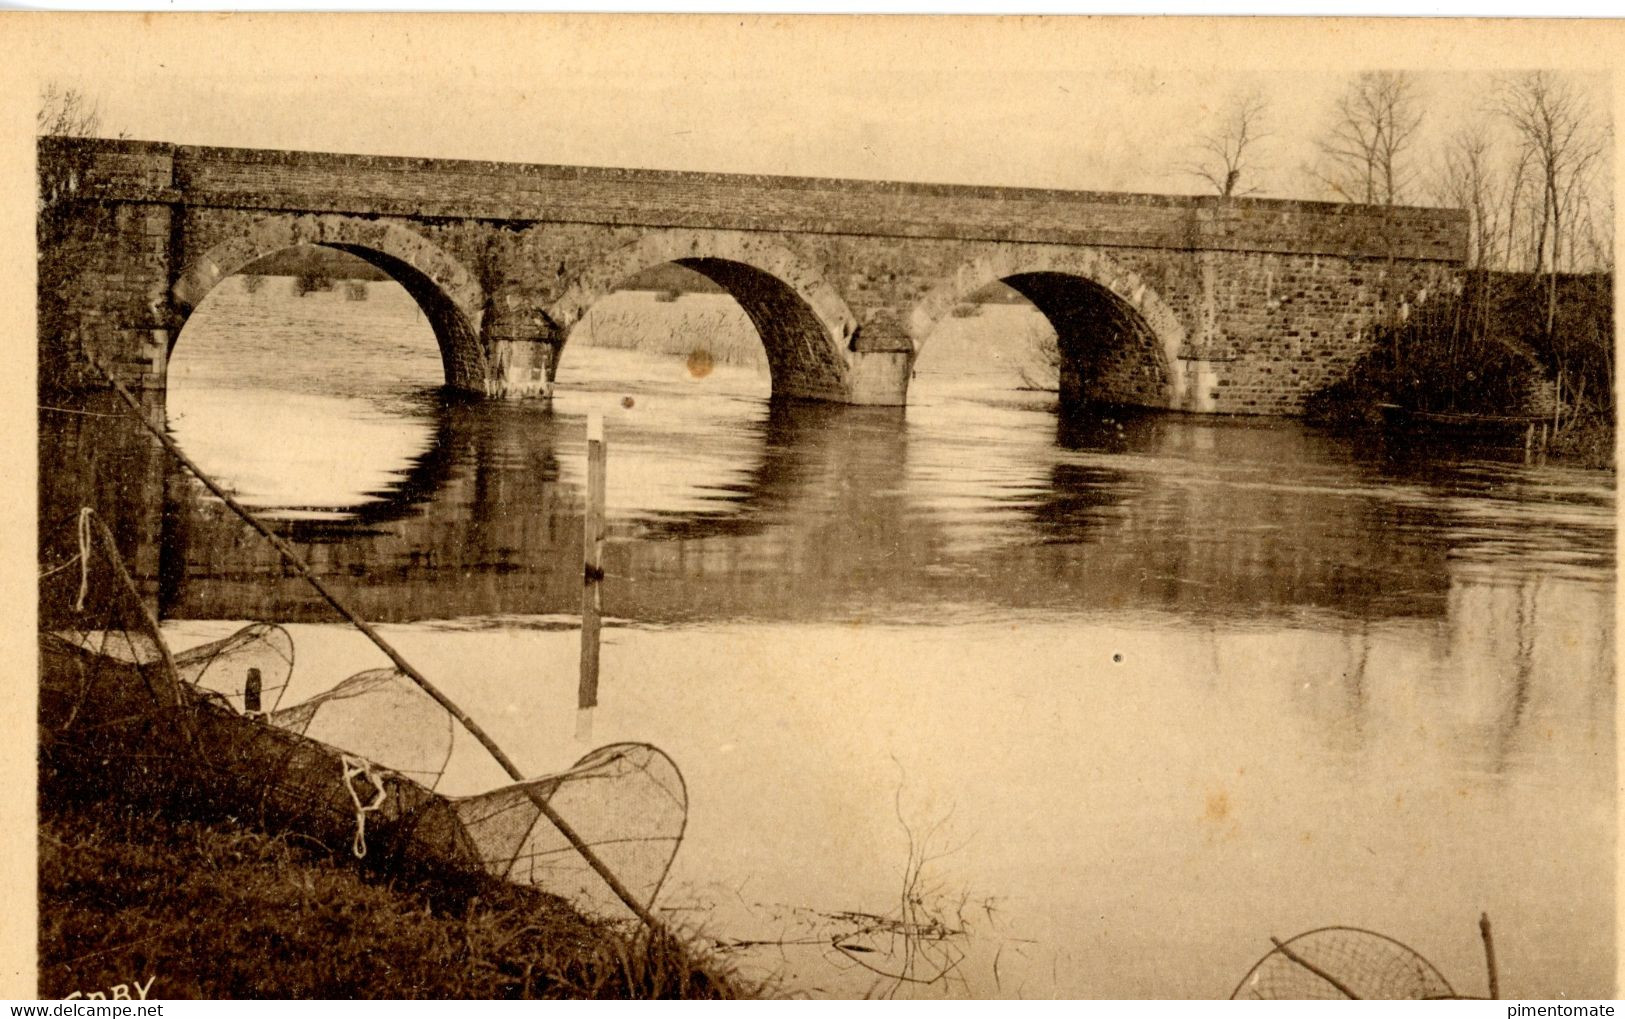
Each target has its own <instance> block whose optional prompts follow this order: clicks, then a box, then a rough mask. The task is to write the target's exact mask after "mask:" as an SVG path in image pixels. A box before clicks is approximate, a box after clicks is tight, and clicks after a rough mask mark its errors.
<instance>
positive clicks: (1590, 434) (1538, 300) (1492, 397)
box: [1305, 272, 1615, 467]
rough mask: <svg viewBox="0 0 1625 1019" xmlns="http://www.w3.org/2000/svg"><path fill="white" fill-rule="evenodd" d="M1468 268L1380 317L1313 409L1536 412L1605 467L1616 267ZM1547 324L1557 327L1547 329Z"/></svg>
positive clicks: (1561, 450)
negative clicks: (1397, 316) (1383, 322)
mask: <svg viewBox="0 0 1625 1019" xmlns="http://www.w3.org/2000/svg"><path fill="white" fill-rule="evenodd" d="M1553 292H1554V291H1553V290H1552V289H1551V280H1550V279H1549V278H1547V277H1546V276H1544V275H1540V274H1535V273H1492V272H1477V273H1469V274H1468V275H1466V276H1465V277H1464V278H1463V280H1462V286H1461V290H1460V292H1458V293H1446V294H1440V295H1434V296H1433V297H1431V298H1430V299H1429V300H1427V301H1426V302H1424V303H1422V304H1420V305H1418V306H1416V307H1414V308H1408V309H1406V312H1405V314H1403V316H1402V321H1399V322H1397V323H1394V324H1391V325H1389V326H1387V327H1384V328H1380V329H1377V330H1376V331H1375V332H1374V334H1373V340H1372V343H1371V345H1370V347H1369V348H1368V349H1367V351H1366V353H1365V354H1364V355H1363V356H1361V357H1360V358H1359V359H1358V360H1357V361H1356V362H1355V363H1354V365H1353V367H1352V368H1351V369H1350V370H1349V372H1348V374H1347V375H1346V376H1345V377H1344V378H1343V379H1342V380H1341V381H1339V382H1337V383H1334V384H1333V385H1331V386H1328V387H1326V388H1324V389H1322V390H1320V391H1318V392H1316V393H1314V394H1312V395H1311V396H1310V397H1309V399H1308V400H1307V401H1306V406H1305V410H1306V413H1307V415H1308V417H1309V419H1310V420H1311V421H1312V422H1314V423H1316V424H1320V425H1325V426H1333V427H1341V428H1350V427H1363V426H1367V425H1375V424H1379V423H1381V421H1382V417H1381V410H1380V408H1381V407H1382V406H1383V405H1384V404H1389V405H1397V406H1400V407H1404V408H1406V409H1408V410H1413V411H1424V412H1434V413H1452V414H1465V415H1483V416H1496V417H1501V416H1514V417H1528V418H1529V419H1530V420H1531V423H1535V422H1538V424H1537V426H1536V427H1537V429H1539V427H1540V425H1546V426H1547V427H1546V430H1545V431H1546V435H1547V436H1548V442H1547V450H1546V451H1547V452H1549V453H1551V454H1555V455H1557V456H1559V457H1562V458H1564V459H1569V460H1573V461H1575V462H1579V463H1583V464H1585V465H1587V466H1594V467H1607V466H1610V465H1611V464H1612V462H1613V446H1614V414H1615V398H1614V357H1613V351H1614V320H1613V276H1612V274H1611V273H1586V274H1563V275H1561V276H1560V277H1559V278H1558V281H1557V287H1556V289H1555V294H1556V297H1557V299H1556V301H1555V303H1552V302H1549V300H1548V298H1549V296H1550V295H1551V294H1552V293H1553ZM1548 330H1549V331H1548Z"/></svg>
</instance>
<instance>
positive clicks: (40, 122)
mask: <svg viewBox="0 0 1625 1019" xmlns="http://www.w3.org/2000/svg"><path fill="white" fill-rule="evenodd" d="M101 123H102V115H101V110H100V109H99V104H98V103H97V102H96V101H95V100H94V99H91V98H90V97H89V96H87V95H85V94H84V93H83V92H81V91H79V90H78V89H76V88H68V87H64V86H61V85H58V84H56V83H55V82H51V83H49V84H47V85H46V86H45V88H44V89H43V90H42V91H41V92H40V104H39V109H38V110H37V111H35V114H34V133H35V134H38V135H54V136H67V137H75V138H78V137H85V136H88V135H93V134H95V133H96V132H97V130H99V129H100V128H101Z"/></svg>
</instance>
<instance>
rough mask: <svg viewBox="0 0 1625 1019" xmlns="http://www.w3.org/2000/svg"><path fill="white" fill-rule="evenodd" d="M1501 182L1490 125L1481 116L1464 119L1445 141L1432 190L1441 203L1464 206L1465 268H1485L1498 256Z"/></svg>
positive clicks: (1495, 261) (1498, 257)
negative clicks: (1467, 241) (1468, 245)
mask: <svg viewBox="0 0 1625 1019" xmlns="http://www.w3.org/2000/svg"><path fill="white" fill-rule="evenodd" d="M1501 186H1502V182H1501V175H1500V174H1499V173H1497V172H1496V169H1495V142H1494V138H1493V136H1492V132H1491V127H1490V125H1489V124H1488V123H1487V122H1485V121H1484V120H1482V119H1479V120H1470V121H1468V122H1466V123H1465V124H1463V125H1462V126H1461V127H1460V128H1458V129H1457V130H1456V132H1455V133H1454V134H1452V135H1451V136H1450V137H1449V138H1448V139H1446V141H1445V146H1444V153H1443V156H1442V158H1441V163H1440V167H1439V171H1438V176H1437V180H1436V182H1435V186H1434V190H1435V196H1436V197H1437V198H1438V199H1439V201H1440V203H1441V204H1444V205H1449V206H1454V207H1456V208H1460V209H1465V210H1467V215H1468V218H1469V223H1468V230H1469V233H1470V236H1471V250H1470V251H1469V259H1468V268H1471V269H1487V268H1489V267H1490V266H1491V265H1494V264H1496V263H1497V262H1499V260H1500V252H1499V245H1500V241H1501V208H1500V202H1499V201H1498V199H1497V193H1498V191H1499V190H1500V188H1501Z"/></svg>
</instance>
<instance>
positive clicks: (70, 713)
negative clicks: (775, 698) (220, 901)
mask: <svg viewBox="0 0 1625 1019" xmlns="http://www.w3.org/2000/svg"><path fill="white" fill-rule="evenodd" d="M74 526H75V529H76V540H73V541H69V542H66V543H64V544H63V546H62V548H61V550H59V551H58V552H56V553H55V554H54V555H51V554H47V555H46V556H44V558H45V560H46V561H45V564H44V569H43V570H42V572H41V585H40V588H41V590H40V604H41V634H40V731H41V747H42V755H41V762H42V767H43V769H44V770H43V771H42V780H50V781H55V782H58V783H60V784H62V786H63V787H64V788H68V789H72V790H85V789H94V790H99V791H101V792H103V793H114V794H117V795H121V796H125V797H146V798H149V799H154V800H158V801H163V802H169V803H172V804H177V805H181V806H184V807H185V808H187V809H190V810H197V809H200V808H204V809H211V810H214V811H217V812H226V813H229V815H230V816H234V817H239V818H252V819H255V820H257V821H258V822H259V823H261V824H262V825H264V826H266V827H267V828H269V829H272V830H286V831H296V832H299V833H301V834H303V835H305V836H307V837H308V838H311V839H315V840H317V841H319V842H321V843H323V844H324V845H327V846H329V847H332V848H340V847H347V848H348V850H349V851H350V852H351V853H353V854H354V855H355V856H357V857H363V858H367V859H369V860H371V861H372V862H374V863H377V864H379V865H381V866H385V867H396V868H399V869H402V870H410V869H419V868H426V869H430V870H435V871H458V872H464V873H485V874H489V875H493V876H495V877H499V878H503V879H505V880H508V881H511V882H514V883H517V884H525V885H532V886H535V887H537V888H540V889H541V890H543V891H547V892H550V893H552V894H555V895H559V896H561V897H564V898H567V899H569V900H571V901H572V902H574V903H575V904H577V905H578V906H579V907H581V908H583V909H585V910H588V911H590V912H595V913H599V914H601V915H606V914H607V915H624V914H626V913H627V912H628V909H627V907H626V906H625V905H624V904H622V903H621V901H620V900H619V898H618V897H617V896H616V895H615V894H614V893H613V892H611V891H610V889H609V888H608V886H607V885H606V884H605V882H604V880H603V879H602V878H601V877H600V876H599V875H598V874H597V873H595V872H593V870H592V868H591V867H590V865H589V864H587V862H586V861H585V860H584V859H583V857H582V855H581V853H580V852H579V851H578V850H577V849H576V847H574V846H573V845H572V844H571V843H570V841H569V840H568V838H567V837H566V836H565V835H564V834H563V832H562V830H561V829H560V828H559V827H558V826H557V825H556V824H555V823H554V822H553V821H552V820H551V819H550V818H548V817H547V816H546V810H544V805H545V806H546V808H547V810H551V811H552V812H553V813H554V814H555V815H556V816H557V817H559V818H560V819H561V820H563V821H564V822H565V823H566V824H567V825H568V826H569V827H570V828H571V829H572V830H573V831H574V832H575V833H576V835H577V836H578V837H579V839H580V841H581V842H582V843H584V844H585V845H586V846H587V847H589V848H590V849H591V850H592V852H593V853H594V854H595V855H596V856H597V857H598V858H599V860H600V861H601V862H602V863H603V864H605V865H606V866H607V867H608V869H609V870H610V871H611V873H613V874H615V876H616V877H617V878H618V879H619V881H620V882H621V884H622V885H623V886H624V887H625V888H626V889H627V891H629V892H630V893H631V894H632V895H633V896H634V897H635V898H636V899H637V901H639V902H641V903H643V904H644V905H645V906H647V905H648V904H649V903H651V902H652V901H653V899H654V897H655V896H656V894H658V892H659V890H660V887H661V885H662V884H663V883H664V881H665V877H666V874H667V871H668V870H669V869H670V866H671V861H672V858H673V857H674V856H675V854H676V852H677V848H678V846H679V845H680V844H681V842H682V837H683V830H684V827H685V825H686V822H687V814H688V802H687V795H686V793H685V790H684V786H683V780H682V776H681V774H680V773H679V772H678V770H677V767H676V765H675V764H673V763H672V761H671V759H670V758H668V757H667V756H666V755H665V754H664V753H662V752H661V751H660V750H659V749H657V748H655V747H652V746H649V745H647V744H640V743H618V744H613V745H610V746H606V747H602V748H599V749H597V750H594V751H592V752H591V753H589V754H587V755H586V756H585V757H582V758H581V759H580V760H579V761H577V762H576V764H575V765H574V766H573V767H572V768H570V769H569V770H568V771H564V772H561V773H559V774H555V775H550V776H546V777H543V778H537V779H533V780H529V781H525V782H520V783H517V784H514V785H511V786H507V787H504V788H501V789H496V790H493V791H491V792H488V793H483V794H479V795H475V796H467V797H447V796H443V795H440V794H438V793H436V792H435V787H436V786H437V785H438V784H439V782H440V780H441V777H442V776H443V774H444V772H445V769H446V765H447V762H448V761H449V759H450V757H451V755H452V752H453V749H454V744H455V741H456V739H458V738H459V737H463V736H464V733H463V731H462V730H461V728H460V727H459V726H458V725H457V724H456V722H455V720H454V719H453V717H452V716H451V714H450V713H449V712H448V711H447V710H446V709H445V708H444V707H442V706H441V705H440V704H439V703H438V702H436V701H435V700H434V698H432V697H431V696H429V694H428V693H426V692H425V691H424V690H423V689H422V688H420V687H419V686H418V685H417V684H416V683H414V682H413V681H412V679H411V678H410V677H409V676H407V675H405V674H404V673H402V672H400V671H397V670H395V669H375V670H370V671H367V672H362V673H359V674H357V675H354V676H351V677H349V678H348V679H346V680H344V681H343V682H341V683H339V684H338V685H337V686H334V687H332V688H330V689H328V690H326V691H324V692H322V693H319V694H317V695H315V696H313V697H311V698H309V699H308V700H305V701H302V702H300V703H298V704H294V705H292V706H289V707H281V706H280V700H281V697H282V694H283V692H284V691H285V690H286V688H287V686H288V684H289V681H290V678H291V675H292V671H293V662H294V653H293V641H292V639H291V638H290V637H289V635H288V634H287V632H286V631H285V630H283V629H282V628H281V627H279V626H276V625H274V624H270V623H253V624H250V625H248V626H246V627H244V628H242V629H241V630H238V631H237V632H236V633H233V634H231V635H230V636H228V637H225V638H223V639H221V640H217V641H213V642H211V643H208V644H204V645H202V646H200V647H197V648H192V649H189V650H186V651H183V652H180V653H178V654H170V653H169V651H168V648H167V645H166V644H165V643H164V641H163V638H162V635H161V634H160V633H159V632H158V629H157V625H156V622H155V620H154V618H153V616H152V615H151V614H150V613H149V612H148V611H147V610H146V609H145V608H144V607H143V605H144V603H143V600H142V596H141V592H140V590H139V588H138V586H137V584H136V583H135V581H134V580H132V579H131V577H130V575H129V574H128V572H127V571H126V570H125V569H124V567H123V563H122V560H121V559H120V557H119V556H118V553H117V549H116V548H115V543H114V539H113V537H112V535H111V533H110V532H108V531H107V530H106V528H104V527H102V526H101V524H100V522H99V521H97V520H95V519H94V517H93V515H91V514H89V513H83V514H81V515H80V516H79V518H78V519H77V521H76V523H75V525H74Z"/></svg>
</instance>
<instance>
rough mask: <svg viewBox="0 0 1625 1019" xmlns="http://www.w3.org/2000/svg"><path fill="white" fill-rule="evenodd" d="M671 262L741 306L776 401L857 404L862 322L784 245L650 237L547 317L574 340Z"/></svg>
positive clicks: (704, 235) (696, 236) (623, 251)
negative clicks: (618, 295)
mask: <svg viewBox="0 0 1625 1019" xmlns="http://www.w3.org/2000/svg"><path fill="white" fill-rule="evenodd" d="M667 262H675V263H676V264H678V265H681V266H683V267H684V268H687V269H692V270H693V271H695V272H697V273H699V274H701V275H702V276H705V277H706V278H707V279H710V280H711V281H712V282H714V283H716V284H717V285H718V286H720V287H722V289H723V290H725V291H727V292H728V294H729V296H731V297H732V298H733V299H734V300H735V301H737V302H739V305H740V307H741V308H743V309H744V311H745V314H746V315H747V316H748V317H749V318H750V321H751V324H752V325H753V326H755V327H756V332H757V334H758V335H759V336H760V337H761V339H762V345H763V347H764V348H766V351H767V363H768V370H769V372H770V373H771V375H772V379H773V395H774V396H776V397H778V396H791V397H806V398H811V399H825V400H829V399H833V400H845V399H847V398H849V397H850V395H851V385H850V379H849V371H848V368H849V362H848V359H847V349H848V344H849V343H850V341H851V339H852V337H853V335H854V334H855V333H856V332H857V327H858V321H857V318H856V317H855V316H854V315H853V314H852V310H851V309H850V308H849V307H847V304H846V302H845V301H844V300H842V299H841V296H840V294H838V293H837V292H836V290H835V288H834V287H832V286H831V285H830V284H829V282H828V281H827V280H825V279H824V276H823V273H822V271H821V270H820V269H819V268H818V267H817V266H816V265H814V264H813V263H812V262H810V261H809V260H807V259H805V258H803V257H802V256H800V255H798V254H796V253H795V252H794V251H792V250H791V249H790V248H789V247H788V246H787V245H786V244H785V242H784V240H783V239H782V238H777V237H772V236H762V235H753V234H737V233H725V232H721V231H709V230H708V231H697V230H682V229H674V230H661V231H657V232H654V233H648V234H645V235H643V236H642V237H640V238H638V239H637V240H636V241H633V242H632V243H630V244H627V245H624V246H622V247H620V248H616V249H615V250H613V251H610V252H608V253H606V254H604V255H602V256H601V257H599V258H598V259H596V260H595V261H593V262H592V263H591V264H589V265H588V266H587V267H586V268H584V269H582V270H581V271H580V272H578V273H577V274H576V276H575V277H574V278H573V279H572V280H571V282H570V284H569V286H568V287H567V288H566V289H565V291H564V293H563V295H562V296H561V297H560V298H559V299H558V300H557V301H555V302H554V303H553V305H552V306H551V307H550V308H549V309H548V310H547V314H548V317H549V318H550V319H551V320H552V321H553V323H554V324H555V325H557V326H558V327H559V329H560V332H561V335H567V334H568V331H569V329H570V327H571V326H573V325H575V323H576V322H578V321H580V320H581V318H582V317H583V316H584V315H586V313H587V311H588V310H589V309H590V308H591V307H592V306H593V304H595V303H596V302H597V301H599V300H600V299H602V298H604V297H606V296H608V295H609V294H610V293H612V292H613V291H614V290H615V289H616V288H617V287H618V286H620V285H621V283H622V282H624V281H625V280H626V279H627V278H629V277H631V276H634V275H636V274H637V273H639V272H642V271H643V270H645V269H651V268H653V267H655V266H657V265H663V264H665V263H667ZM560 342H561V343H562V342H563V341H562V339H561V340H560Z"/></svg>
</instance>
